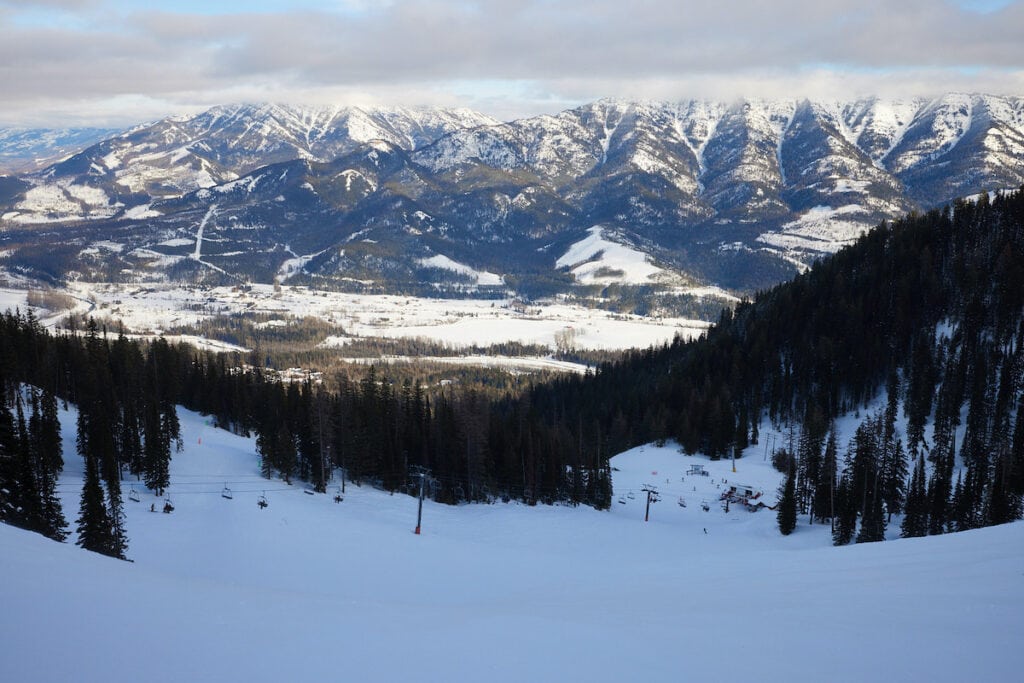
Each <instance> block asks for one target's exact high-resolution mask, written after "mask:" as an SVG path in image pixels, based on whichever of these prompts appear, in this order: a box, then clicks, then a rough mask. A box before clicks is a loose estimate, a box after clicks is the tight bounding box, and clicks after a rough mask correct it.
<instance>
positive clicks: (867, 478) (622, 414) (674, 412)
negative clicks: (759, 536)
mask: <svg viewBox="0 0 1024 683" xmlns="http://www.w3.org/2000/svg"><path fill="white" fill-rule="evenodd" d="M1022 347H1024V191H1019V192H1015V193H1011V194H1004V195H1001V196H998V197H996V198H995V199H994V200H991V201H990V200H989V198H988V196H987V195H985V196H982V197H981V199H980V200H979V201H977V202H957V203H956V204H955V205H953V206H951V207H947V208H946V209H944V210H941V211H932V212H930V213H927V214H925V215H912V216H909V217H907V218H905V219H902V220H898V221H894V222H892V223H886V224H883V225H881V226H879V227H878V228H876V229H875V230H873V231H871V232H870V233H868V234H866V235H865V236H863V237H862V238H861V239H859V240H858V241H857V243H856V244H855V245H853V246H852V247H850V248H848V249H844V250H843V251H841V252H839V253H837V254H836V255H834V256H832V257H829V258H825V259H822V260H821V261H820V262H818V263H816V264H815V266H814V267H813V268H811V269H810V270H809V271H808V272H806V273H804V274H802V275H800V276H798V277H796V278H795V279H794V280H793V281H791V282H789V283H786V284H783V285H779V286H777V287H775V288H773V289H771V290H769V291H766V292H762V293H760V294H759V295H758V296H757V297H756V298H755V300H754V301H753V302H744V303H742V304H740V305H739V306H738V307H737V308H736V309H735V310H734V311H724V312H723V313H722V315H721V318H720V320H719V322H718V324H717V325H716V326H714V327H713V328H712V329H711V330H710V331H709V332H708V333H707V334H706V335H705V336H703V337H702V338H700V339H698V340H695V341H692V342H682V341H680V340H678V339H677V340H676V341H675V342H674V343H673V344H671V345H667V346H665V347H662V348H659V349H648V350H645V351H638V352H634V353H632V354H630V355H629V356H627V357H626V358H625V359H623V360H622V361H621V362H617V363H608V364H603V365H602V366H601V367H600V369H599V371H598V372H597V374H596V376H593V377H583V378H580V377H567V378H562V379H558V380H556V381H554V382H553V383H549V384H546V385H543V386H537V387H535V388H534V389H533V390H532V391H531V392H530V394H529V396H527V397H526V398H524V399H523V401H525V402H528V403H529V405H530V406H531V409H532V410H533V411H535V413H534V414H535V415H536V416H537V417H538V419H541V420H542V421H544V422H545V423H546V424H547V425H548V427H549V429H551V430H553V431H557V430H565V431H566V432H568V433H567V435H566V436H565V437H564V438H565V440H566V441H567V442H569V443H575V442H576V441H577V440H578V442H579V443H580V444H581V450H583V451H584V452H585V453H590V454H592V455H593V454H595V453H597V452H598V451H601V452H604V453H616V452H619V451H621V450H625V449H626V448H630V447H632V446H635V445H638V444H641V443H644V442H648V441H652V440H664V439H670V438H671V439H675V440H677V441H678V442H679V443H680V444H681V445H682V447H683V449H684V450H685V451H687V452H691V453H693V452H698V451H700V452H704V453H706V454H708V455H709V456H710V457H712V458H722V457H730V456H732V455H733V454H736V455H740V454H741V453H742V451H743V449H744V448H746V447H747V446H748V445H750V444H752V443H756V442H757V440H758V436H759V435H758V424H759V423H760V422H761V420H762V418H763V417H764V416H767V417H768V418H770V419H771V420H772V422H773V423H774V424H775V425H777V426H784V425H788V426H789V429H790V432H791V433H792V434H794V437H793V439H791V441H792V444H791V445H790V446H789V450H790V451H791V452H789V453H783V454H780V458H779V460H780V469H782V470H783V471H788V470H789V468H790V465H792V469H793V489H794V495H793V497H792V499H793V501H794V504H795V505H796V506H797V508H798V510H799V511H800V512H801V513H805V514H808V515H809V516H810V519H812V520H814V521H824V522H835V526H836V529H837V531H836V542H837V543H846V542H849V541H850V540H853V539H854V538H855V537H856V539H857V540H874V539H877V538H881V537H882V535H883V534H884V530H885V524H886V523H887V521H888V520H889V518H890V516H891V515H892V514H894V513H901V512H904V511H905V512H906V518H907V519H909V520H910V522H907V523H905V527H906V528H905V529H904V533H905V535H919V534H921V533H941V532H943V531H948V530H959V529H967V528H972V527H975V526H980V525H985V524H993V523H999V522H1002V521H1008V520H1010V519H1014V518H1017V517H1019V516H1020V514H1021V495H1022V494H1024V410H1021V403H1022V401H1024V393H1022V391H1024V382H1022V380H1021V375H1022V372H1024V351H1022ZM883 392H885V395H887V396H888V401H887V406H886V408H885V409H884V410H881V411H880V412H879V413H877V414H873V415H867V416H865V417H864V419H863V422H862V424H861V426H860V428H859V429H858V430H857V434H856V436H855V438H854V439H853V440H852V441H851V442H850V443H849V444H837V443H835V441H836V436H835V434H834V431H833V427H832V422H833V420H834V419H835V418H837V417H839V416H841V415H846V414H851V413H854V412H858V413H859V412H860V411H862V410H864V409H865V406H867V405H869V404H870V403H871V402H872V401H874V400H875V399H877V398H879V397H880V396H882V395H883ZM963 409H966V415H967V417H966V424H965V425H960V420H961V412H962V410H963ZM499 410H500V409H499ZM900 410H902V411H903V415H904V417H905V419H906V423H905V424H906V433H905V434H902V433H899V432H900V430H898V428H897V417H898V415H899V411H900ZM901 424H902V422H901ZM929 425H930V426H931V430H926V427H927V426H929ZM958 427H960V428H961V430H960V432H959V433H963V434H964V437H963V439H962V440H961V442H960V443H957V440H956V434H957V433H958V431H957V429H958ZM926 433H930V437H931V438H930V439H926ZM783 456H784V457H783ZM787 457H788V458H789V459H792V460H793V462H792V463H790V462H788V461H787ZM908 471H909V472H910V474H908ZM955 471H958V472H959V474H957V475H956V480H955V481H954V472H955ZM787 514H788V512H787ZM858 519H859V520H860V531H859V532H858V531H857V522H858ZM908 525H909V526H908ZM787 526H788V523H787Z"/></svg>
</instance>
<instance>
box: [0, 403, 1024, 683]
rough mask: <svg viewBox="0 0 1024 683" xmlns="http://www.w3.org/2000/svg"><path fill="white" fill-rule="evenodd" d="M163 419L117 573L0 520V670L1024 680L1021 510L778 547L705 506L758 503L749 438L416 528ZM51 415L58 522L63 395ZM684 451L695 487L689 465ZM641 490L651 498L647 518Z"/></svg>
mask: <svg viewBox="0 0 1024 683" xmlns="http://www.w3.org/2000/svg"><path fill="white" fill-rule="evenodd" d="M180 415H181V419H182V427H183V435H184V440H185V450H184V451H183V452H182V453H179V454H176V455H175V457H174V460H173V462H172V470H171V473H172V486H171V496H172V500H173V503H174V505H175V507H176V509H175V511H174V512H173V513H171V514H162V513H160V512H156V513H151V512H150V511H149V508H150V504H151V503H153V504H155V507H156V509H157V510H159V509H160V508H161V507H162V499H156V498H155V497H153V496H152V495H150V494H148V493H143V494H142V496H141V501H140V502H137V503H136V502H131V501H128V500H127V494H128V491H129V487H128V485H127V482H126V486H125V496H126V502H125V505H126V512H127V530H128V534H129V539H130V546H129V550H128V554H129V556H130V557H131V559H132V560H134V562H133V563H127V562H120V561H117V560H111V559H108V558H104V557H101V556H99V555H95V554H92V553H88V552H84V551H82V550H80V549H78V548H76V547H74V546H73V545H72V544H71V542H69V543H66V544H57V543H53V542H51V541H48V540H46V539H44V538H42V537H40V536H37V535H34V534H29V533H27V532H23V531H20V530H17V529H13V528H11V527H7V526H3V525H0V605H2V606H3V610H2V612H0V614H2V616H0V662H2V666H0V669H2V674H0V678H2V679H3V680H5V681H19V682H30V681H53V682H57V681H61V682H66V681H78V682H83V683H84V682H88V681H110V680H113V681H129V680H131V681H146V682H147V683H155V682H158V681H175V682H181V681H220V682H224V681H246V682H247V683H255V682H259V681H299V680H304V681H314V680H316V681H320V680H322V681H399V680H406V681H478V680H479V681H516V682H522V681H576V680H588V681H638V680H657V681H736V680H744V681H747V680H753V681H789V682H792V681H826V680H827V681H869V680H877V681H881V680H891V681H897V680H898V681H1017V680H1020V678H1019V677H1020V672H1021V671H1022V670H1024V648H1021V647H1020V637H1021V633H1022V632H1024V524H1021V523H1017V524H1010V525H1005V526H1001V527H995V528H989V529H982V530H978V531H972V532H967V533H962V534H953V535H947V536H940V537H932V538H925V539H913V540H895V541H891V542H886V543H875V544H867V545H859V546H850V547H845V548H833V547H831V546H830V545H829V539H828V530H827V528H826V527H820V526H814V527H807V526H806V520H805V519H804V518H801V526H800V527H799V528H798V530H797V532H796V533H795V534H794V535H792V536H790V537H787V538H783V537H781V536H780V535H779V534H778V531H777V530H776V525H775V515H774V513H772V512H770V511H761V512H757V513H750V512H747V511H745V510H742V509H736V508H735V507H734V508H733V509H731V510H730V512H729V513H725V512H724V511H723V510H722V509H721V508H720V506H719V505H718V504H717V500H715V497H716V495H717V492H718V491H719V489H718V488H716V486H724V485H725V484H724V483H723V482H722V479H729V480H730V481H739V482H742V483H745V484H750V485H754V486H764V487H766V489H767V490H766V497H768V498H769V499H770V500H772V501H773V500H774V492H775V486H776V485H777V483H778V481H779V476H780V475H778V474H777V473H776V472H774V471H773V470H772V469H771V467H770V465H769V464H768V463H767V462H765V460H764V457H763V451H762V450H761V449H762V448H763V446H761V447H758V446H754V447H752V448H751V449H750V451H748V454H747V457H745V458H743V459H741V460H739V461H738V462H737V472H736V473H733V472H732V470H731V463H729V462H727V461H724V462H718V463H711V462H708V461H707V460H706V459H703V458H699V457H687V456H684V455H680V454H679V453H677V452H676V450H675V449H674V448H672V447H665V448H656V447H654V446H647V447H642V448H638V449H634V450H632V451H629V452H626V453H623V454H621V455H619V456H617V457H616V458H615V459H614V460H613V465H614V467H616V468H617V471H616V472H615V473H614V474H615V488H616V495H615V497H614V498H613V503H612V510H610V511H605V512H597V511H594V510H590V509H587V508H575V509H574V508H569V507H547V506H537V507H533V508H531V507H528V506H525V505H517V504H509V505H505V504H495V505H464V506H459V507H449V506H443V505H437V504H433V503H430V502H429V501H428V502H427V503H426V504H425V506H424V513H423V533H422V534H421V535H419V536H417V535H414V534H413V533H412V531H413V528H414V526H415V521H416V501H415V500H414V499H413V498H411V497H408V496H404V495H394V496H391V495H388V494H387V493H383V492H380V491H375V490H371V489H370V488H369V487H365V486H364V487H361V488H360V487H355V486H352V485H351V484H350V485H349V486H348V487H347V489H346V495H345V499H344V501H343V502H342V503H340V504H336V503H335V502H333V500H332V497H333V494H334V492H335V489H334V487H332V489H331V490H330V492H329V494H328V495H315V496H313V495H306V494H304V493H303V490H302V488H301V486H300V485H295V486H288V485H286V484H284V483H283V482H279V481H267V480H264V479H262V478H260V477H259V475H258V472H259V469H258V459H257V457H256V455H255V448H254V442H253V441H252V440H250V439H243V438H240V437H237V436H234V435H231V434H228V433H226V432H223V431H220V430H216V429H214V428H212V427H211V426H209V424H208V422H207V420H206V418H203V417H202V416H199V415H196V414H193V413H189V412H186V411H180ZM63 422H64V426H65V428H64V444H65V458H66V463H67V464H66V468H65V474H64V476H63V478H62V480H61V491H62V495H63V496H64V502H65V514H66V515H67V517H68V519H69V521H73V520H74V518H75V517H76V516H77V510H78V496H79V491H80V485H81V470H82V465H81V460H80V459H79V458H78V457H77V456H73V455H71V454H70V450H72V449H73V444H74V413H73V409H72V412H71V413H68V414H64V416H63ZM695 463H699V464H703V465H705V466H706V467H707V469H708V470H710V475H709V476H708V477H696V476H686V475H685V474H684V473H685V472H686V470H687V469H688V468H689V466H690V465H691V464H695ZM654 472H657V474H653V473H654ZM684 476H685V481H684V480H682V478H683V477H684ZM666 479H668V480H669V481H668V482H666V481H665V480H666ZM645 483H650V484H654V485H657V486H658V487H659V489H661V490H662V491H663V492H664V493H663V495H662V501H661V502H659V503H657V504H656V505H654V506H652V508H651V520H650V521H649V522H647V523H645V522H644V521H643V514H644V504H643V503H644V495H643V494H642V493H641V492H640V490H639V489H640V488H641V487H642V486H643V484H645ZM225 484H226V485H227V486H228V487H230V488H231V489H232V491H233V498H232V499H231V500H228V499H225V498H222V497H221V495H220V494H221V490H222V488H223V487H224V486H225ZM694 486H696V487H697V489H698V490H697V491H693V487H694ZM262 491H266V497H267V499H268V502H269V506H268V507H267V508H266V509H260V508H259V507H258V506H257V504H256V502H257V499H258V496H259V495H260V494H261V492H262ZM630 491H633V492H634V498H632V499H630V498H628V493H629V492H630ZM680 495H682V496H684V498H685V501H686V503H687V506H686V507H685V508H683V507H680V506H679V504H678V497H679V496H680ZM620 497H622V499H624V500H625V501H626V503H625V504H620V503H619V502H618V500H619V498H620ZM702 500H708V501H709V508H710V509H709V511H707V512H705V511H704V510H703V509H702V508H701V501H702ZM705 529H706V530H707V533H704V530H705ZM893 535H894V529H892V528H891V529H890V536H893Z"/></svg>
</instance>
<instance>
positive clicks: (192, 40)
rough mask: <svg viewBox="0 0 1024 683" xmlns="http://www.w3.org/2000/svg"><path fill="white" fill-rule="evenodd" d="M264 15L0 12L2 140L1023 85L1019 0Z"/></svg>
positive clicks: (360, 9)
mask: <svg viewBox="0 0 1024 683" xmlns="http://www.w3.org/2000/svg"><path fill="white" fill-rule="evenodd" d="M192 4H194V3H192ZM281 4H283V3H277V2H273V1H271V0H266V1H264V2H258V3H256V4H254V5H253V4H250V5H246V6H243V7H245V8H248V9H242V10H235V9H234V6H233V5H232V4H231V3H224V2H221V3H216V2H211V3H205V4H204V5H203V7H204V11H202V12H199V11H197V12H194V13H190V12H187V11H185V10H184V9H179V10H178V11H174V12H170V11H153V10H150V9H147V8H146V7H147V6H146V5H145V4H143V3H141V2H140V3H133V2H128V1H126V0H122V1H121V2H113V3H112V2H102V0H94V1H92V2H90V1H89V0H50V2H48V3H46V6H47V7H49V8H52V9H50V10H48V11H51V12H52V15H53V17H54V21H53V22H52V23H50V24H47V22H45V21H40V13H39V10H38V6H39V3H27V2H10V1H8V2H5V3H2V4H0V30H2V31H3V33H4V40H3V41H2V42H0V89H2V92H4V100H3V103H2V104H0V123H10V122H13V121H23V120H25V119H27V118H34V119H36V120H38V119H43V118H47V117H49V118H54V119H56V118H61V117H65V118H67V117H72V116H74V117H76V118H77V119H78V120H79V121H78V122H83V121H82V119H87V118H89V117H94V118H95V119H96V120H97V122H100V123H109V122H111V121H112V120H113V119H115V118H117V116H116V115H117V114H119V115H120V117H121V118H122V119H129V118H131V119H133V120H138V119H141V118H149V117H151V116H152V115H159V113H161V112H160V111H159V110H160V108H161V107H165V108H166V109H165V111H169V110H180V109H182V108H188V107H194V106H200V105H208V104H212V103H217V102H228V101H238V100H256V99H276V100H281V99H290V100H293V101H303V102H308V101H325V100H331V101H336V102H337V101H346V102H347V101H350V100H349V99H345V98H354V99H359V100H362V101H374V102H396V101H400V102H403V103H407V104H414V103H442V104H465V105H467V106H474V107H477V108H480V109H483V110H485V111H488V112H490V113H494V114H497V115H501V116H506V117H507V116H514V115H516V114H531V113H536V112H537V111H538V110H544V111H555V110H557V109H560V108H563V107H564V106H566V105H568V104H571V103H574V102H578V101H582V100H587V99H593V98H595V97H601V96H616V97H648V98H657V99H664V98H669V99H679V98H683V97H691V96H713V97H716V98H726V99H728V98H732V97H737V96H741V95H755V96H773V95H780V94H781V95H792V94H805V95H815V94H819V95H820V94H823V93H824V94H828V95H832V96H837V97H838V96H841V95H844V96H845V95H849V94H850V93H851V92H855V94H865V93H872V94H881V95H886V94H929V93H936V92H940V91H947V90H951V89H959V90H981V91H986V92H998V93H1021V92H1022V88H1021V85H1022V81H1024V51H1022V50H1021V49H1020V36H1021V35H1024V8H1022V3H1021V2H1013V3H1009V4H1007V3H1005V2H1004V3H1003V5H1005V6H1001V7H1000V6H997V5H992V4H991V3H985V6H984V7H983V8H982V9H984V10H985V11H982V12H979V11H975V9H972V8H971V7H967V8H965V7H962V6H958V5H957V4H955V3H953V2H941V3H940V2H934V1H932V0H903V1H902V2H900V3H892V2H886V1H883V0H856V1H854V0H835V1H833V2H828V3H821V2H819V1H817V0H775V1H774V2H771V3H765V2H762V1H761V0H734V1H732V2H721V1H720V0H717V1H714V2H712V1H709V0H702V1H693V2H686V3H680V2H678V0H642V1H639V2H621V1H619V0H615V1H612V0H562V1H561V2H551V1H549V0H495V1H493V2H472V1H467V0H395V1H393V2H388V3H366V2H364V1H363V0H349V1H348V2H337V3H333V4H332V3H328V2H326V1H324V0H315V1H314V0H310V1H309V2H307V3H306V4H305V5H304V7H305V8H306V9H299V10H289V11H283V10H278V9H277V8H278V6H280V5H281ZM961 4H967V5H969V6H973V5H976V4H977V3H973V2H966V0H964V2H962V3H961ZM190 6H191V5H190V4H189V3H186V4H184V5H178V7H179V8H181V7H184V8H188V7H190ZM328 7H335V8H337V11H336V10H328V9H326V8H328ZM30 12H31V15H32V20H31V21H22V20H21V18H24V17H25V16H27V13H30ZM43 16H46V15H43ZM58 17H59V18H60V19H59V20H58ZM69 17H71V18H73V19H74V20H68V18H69ZM118 122H119V123H123V122H124V121H118Z"/></svg>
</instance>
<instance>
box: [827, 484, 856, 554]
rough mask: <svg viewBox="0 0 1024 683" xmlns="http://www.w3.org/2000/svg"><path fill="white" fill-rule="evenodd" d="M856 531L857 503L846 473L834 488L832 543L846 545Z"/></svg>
mask: <svg viewBox="0 0 1024 683" xmlns="http://www.w3.org/2000/svg"><path fill="white" fill-rule="evenodd" d="M856 530H857V501H856V495H855V493H854V490H853V484H852V483H851V481H850V476H849V474H847V473H846V472H844V473H843V476H842V477H840V479H839V486H838V487H836V520H835V526H834V527H833V530H832V543H833V544H835V545H846V544H848V543H849V542H850V541H852V540H853V535H854V532H855V531H856Z"/></svg>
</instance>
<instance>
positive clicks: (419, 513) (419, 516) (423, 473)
mask: <svg viewBox="0 0 1024 683" xmlns="http://www.w3.org/2000/svg"><path fill="white" fill-rule="evenodd" d="M429 472H430V470H428V469H427V468H425V467H420V466H419V465H416V466H414V467H413V468H412V473H413V474H418V475H419V477H420V495H419V507H418V509H417V510H416V531H415V533H416V534H417V535H419V533H420V525H421V524H422V522H423V487H424V483H425V481H426V478H427V474H428V473H429Z"/></svg>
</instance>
